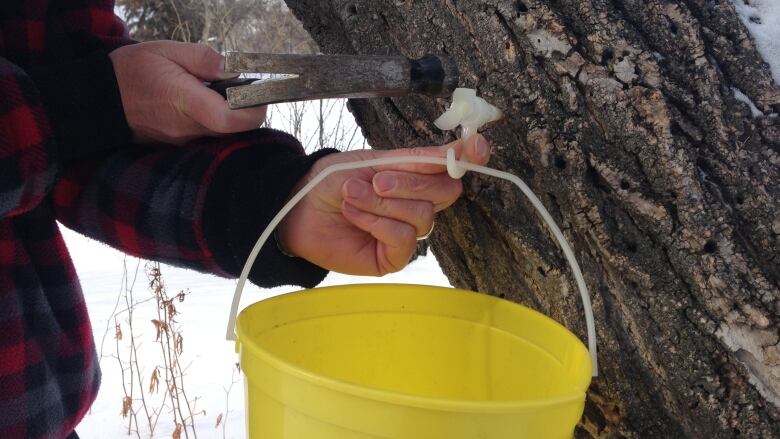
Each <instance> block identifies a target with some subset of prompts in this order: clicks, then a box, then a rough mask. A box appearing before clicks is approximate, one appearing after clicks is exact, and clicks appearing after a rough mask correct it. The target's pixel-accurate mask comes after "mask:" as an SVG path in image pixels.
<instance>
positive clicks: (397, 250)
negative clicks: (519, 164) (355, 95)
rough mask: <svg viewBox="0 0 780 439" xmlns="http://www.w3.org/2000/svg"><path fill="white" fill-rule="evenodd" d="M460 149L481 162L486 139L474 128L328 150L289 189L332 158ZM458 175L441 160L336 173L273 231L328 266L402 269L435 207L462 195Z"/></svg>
mask: <svg viewBox="0 0 780 439" xmlns="http://www.w3.org/2000/svg"><path fill="white" fill-rule="evenodd" d="M449 148H454V149H455V156H456V157H460V156H461V155H463V154H465V157H466V158H467V159H468V161H470V162H472V163H476V164H480V165H482V164H485V163H487V161H488V159H489V158H490V146H489V145H488V143H487V141H486V140H485V139H484V137H482V136H481V135H479V134H477V135H475V136H472V137H471V138H469V139H468V141H467V142H465V144H464V142H463V141H460V140H459V141H456V142H453V143H451V144H449V145H445V146H441V147H428V148H413V149H397V150H392V151H375V150H359V151H349V152H344V153H339V154H330V155H328V156H325V157H323V158H322V159H320V160H319V161H317V163H315V164H314V166H313V167H312V169H311V170H310V171H309V173H308V174H307V176H306V177H304V178H303V179H302V180H301V181H300V182H299V184H298V185H297V187H296V189H294V191H293V194H295V193H296V192H297V191H298V190H299V189H300V188H301V187H303V185H305V184H306V183H307V182H308V181H310V180H311V179H312V178H314V176H316V175H317V174H318V173H319V172H320V171H322V170H323V169H325V168H326V167H328V166H330V165H333V164H335V163H341V162H351V161H357V160H368V159H373V158H380V157H397V156H401V155H415V156H420V155H422V156H432V157H446V155H447V154H446V153H447V149H449ZM462 190H463V186H462V184H461V181H460V180H456V179H453V178H451V177H450V176H449V175H448V174H447V170H446V167H445V166H440V165H427V164H404V165H393V166H386V167H381V168H363V169H355V170H350V171H342V172H337V173H335V174H333V175H331V176H329V177H328V178H326V179H325V180H323V181H322V182H321V183H320V184H319V185H317V186H316V187H315V188H314V189H312V191H311V192H309V194H308V195H306V197H304V198H303V199H302V200H301V201H300V202H299V203H298V204H297V205H296V206H295V208H293V210H292V211H291V212H290V213H289V214H288V215H287V216H286V217H285V219H284V220H283V221H282V223H281V224H280V225H279V228H278V230H277V237H278V239H279V244H280V245H281V246H282V248H284V249H285V251H287V252H288V253H292V254H294V255H296V256H298V257H302V258H304V259H306V260H308V261H309V262H312V263H314V264H316V265H319V266H320V267H323V268H325V269H328V270H332V271H337V272H341V273H347V274H355V275H371V276H383V275H385V274H387V273H392V272H396V271H399V270H401V269H402V268H403V267H404V266H405V265H406V264H407V263H408V262H409V259H410V258H411V256H412V254H413V253H414V251H415V248H416V247H417V237H418V236H421V235H424V234H425V233H426V232H428V231H429V230H430V229H431V227H432V225H433V219H434V214H435V213H436V212H438V211H440V210H442V209H445V208H447V207H448V206H450V205H451V204H452V203H454V202H455V200H456V199H457V198H458V197H459V196H460V194H461V192H462Z"/></svg>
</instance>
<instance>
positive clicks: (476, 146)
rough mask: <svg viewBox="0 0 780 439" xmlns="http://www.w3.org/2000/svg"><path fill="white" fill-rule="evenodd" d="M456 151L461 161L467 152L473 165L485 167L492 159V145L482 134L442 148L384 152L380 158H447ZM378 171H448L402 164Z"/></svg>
mask: <svg viewBox="0 0 780 439" xmlns="http://www.w3.org/2000/svg"><path fill="white" fill-rule="evenodd" d="M450 148H452V149H454V150H455V158H456V159H460V158H461V155H462V154H463V153H464V152H465V154H466V155H465V157H466V158H467V159H468V161H469V162H471V163H476V164H480V165H483V164H485V163H487V162H488V160H489V159H490V145H489V144H488V142H487V140H485V138H484V137H482V135H481V134H476V135H474V136H471V137H470V138H468V139H467V140H466V141H465V142H464V141H463V140H456V141H454V142H451V143H448V144H446V145H441V146H426V147H418V148H401V149H394V150H391V151H386V152H384V153H383V154H382V155H381V156H380V157H401V156H418V157H447V150H448V149H450ZM377 169H378V170H386V169H395V170H399V171H407V172H416V173H421V174H438V173H441V172H444V171H446V167H445V166H444V165H429V164H400V165H390V166H381V167H377Z"/></svg>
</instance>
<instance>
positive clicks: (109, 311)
mask: <svg viewBox="0 0 780 439" xmlns="http://www.w3.org/2000/svg"><path fill="white" fill-rule="evenodd" d="M63 231H64V234H65V239H66V242H67V244H68V248H69V249H70V251H71V253H72V256H73V259H74V261H75V263H76V269H77V271H78V274H79V277H80V279H81V282H82V287H83V289H84V295H85V296H86V300H87V306H88V308H89V313H90V316H91V318H92V326H93V331H94V334H95V340H96V344H97V348H98V352H99V353H100V352H101V351H102V359H101V368H102V370H103V383H102V386H101V389H100V393H99V395H98V398H97V401H96V402H95V404H94V405H93V406H92V410H91V411H90V413H89V414H88V415H87V416H86V418H85V419H84V420H83V421H82V423H81V425H80V426H79V427H78V429H77V431H78V433H79V435H80V436H81V437H82V438H84V439H93V438H94V439H97V438H101V439H102V438H112V437H122V436H126V435H127V422H128V420H127V419H126V418H122V416H121V414H120V413H121V409H122V399H123V397H124V395H125V393H124V391H123V387H122V381H123V380H122V376H121V372H120V368H119V365H118V361H117V359H116V358H115V356H116V353H117V347H116V340H115V339H114V333H115V330H114V319H112V318H111V316H112V315H114V313H115V312H116V311H115V306H116V303H117V297H118V295H119V293H120V289H121V288H120V287H121V285H122V276H123V271H124V270H123V267H124V264H125V262H124V260H125V258H124V256H123V255H122V254H121V253H119V252H117V251H116V250H113V249H111V248H109V247H107V246H105V245H102V244H99V243H96V242H94V241H91V240H89V239H87V238H84V237H82V236H81V235H78V234H76V233H74V232H72V231H69V230H67V229H64V228H63ZM136 265H137V259H134V258H127V266H128V270H129V271H130V279H131V280H132V278H133V271H134V270H135V267H136ZM161 271H162V275H163V279H164V281H165V283H166V285H167V288H168V291H169V292H171V293H175V292H177V291H179V290H185V289H189V291H190V294H189V295H188V296H187V298H186V299H185V300H184V302H182V303H177V304H176V306H177V309H178V310H179V312H180V313H181V314H180V316H179V317H178V322H179V325H180V327H181V329H182V332H183V336H184V354H183V364H186V365H187V371H186V376H185V390H186V391H187V395H188V397H189V399H191V400H192V399H194V398H198V400H197V404H196V410H195V411H201V410H205V414H203V415H197V416H196V417H195V419H196V429H197V434H198V437H199V438H222V437H226V438H243V437H245V431H244V408H243V397H244V394H243V392H244V389H243V381H241V380H242V377H241V376H237V375H234V373H233V370H234V367H235V363H236V361H237V355H236V354H235V352H234V350H233V343H231V342H228V341H225V339H224V334H225V325H226V323H227V315H228V310H229V308H230V300H231V297H232V294H233V290H234V289H235V281H233V280H227V279H222V278H218V277H215V276H209V275H204V274H200V273H197V272H193V271H189V270H184V269H180V268H175V267H169V266H163V267H162V270H161ZM371 282H393V283H417V284H426V285H441V286H449V282H448V281H447V279H446V278H445V277H444V275H443V274H442V273H441V270H440V269H439V266H438V263H437V262H436V259H435V258H434V257H433V256H428V257H425V258H422V259H420V260H418V261H415V262H413V263H412V264H410V265H409V266H408V267H407V268H406V269H404V270H403V271H401V272H400V273H395V274H392V275H388V276H385V277H383V278H370V277H357V276H345V275H341V274H337V273H331V274H330V275H329V276H328V277H327V278H326V279H325V281H324V282H323V284H322V286H325V285H343V284H355V283H371ZM147 283H148V282H147V278H146V276H145V275H144V273H143V264H141V271H140V272H139V274H138V277H137V280H136V285H135V288H134V296H135V300H136V301H141V300H143V299H145V298H149V297H152V293H151V292H150V291H149V289H148V288H147ZM294 290H295V288H276V289H273V290H260V289H259V288H257V287H252V288H248V289H247V290H246V291H244V294H243V298H242V303H241V307H242V308H243V307H245V306H246V305H249V304H251V303H254V302H256V301H258V300H261V299H263V298H267V297H271V296H273V295H277V294H281V293H286V292H289V291H294ZM121 305H122V303H120V306H119V307H118V310H119V311H120V314H119V315H118V316H117V321H118V322H119V323H120V324H121V325H122V327H123V332H124V339H123V342H126V341H127V340H128V337H129V333H128V329H127V322H126V320H127V313H126V312H121V310H122V309H123V308H122V306H121ZM134 313H135V314H134V317H133V320H134V322H135V330H134V332H135V335H136V338H137V340H138V342H139V344H141V347H140V350H141V352H143V354H142V355H143V358H142V361H141V363H142V372H141V375H142V376H143V378H144V382H145V383H148V381H149V376H150V374H151V372H152V369H153V368H154V366H155V365H156V364H158V363H159V362H160V360H159V358H161V357H160V353H159V352H160V351H159V345H158V344H156V343H155V342H154V339H155V328H154V325H153V324H152V323H151V320H152V319H153V318H156V306H155V303H154V302H153V301H149V302H146V303H143V304H140V305H137V306H136V308H135V311H134ZM120 352H121V355H124V356H126V355H127V347H126V345H123V346H122V347H121V348H120ZM234 380H235V381H236V382H235V383H234V384H233V387H232V389H231V390H230V393H229V394H226V391H225V389H227V388H229V387H230V386H231V383H232V382H233V381H234ZM145 387H146V385H145ZM162 388H163V386H162V385H161V386H160V389H162ZM135 396H136V397H137V396H138V395H137V394H136V395H135ZM146 397H147V398H152V399H153V398H154V396H149V395H148V394H147V396H146ZM158 400H159V395H158ZM225 413H227V414H226V415H225ZM220 414H222V415H223V419H224V422H225V424H224V432H223V426H222V425H220V427H219V428H215V425H216V419H217V417H218V416H219V415H220ZM173 429H174V425H173V423H172V422H171V416H170V415H169V414H168V413H167V412H163V414H162V415H161V416H160V421H159V423H158V425H157V428H156V431H155V437H170V436H171V433H172V432H173ZM141 431H148V429H146V430H144V429H143V428H142V429H141ZM223 433H224V436H223ZM141 436H142V437H148V433H145V434H142V435H141ZM132 437H136V435H135V433H133V434H132ZM182 437H184V436H183V435H182Z"/></svg>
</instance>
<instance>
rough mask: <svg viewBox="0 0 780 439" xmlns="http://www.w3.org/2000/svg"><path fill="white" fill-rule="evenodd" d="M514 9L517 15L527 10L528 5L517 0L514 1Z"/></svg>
mask: <svg viewBox="0 0 780 439" xmlns="http://www.w3.org/2000/svg"><path fill="white" fill-rule="evenodd" d="M515 9H516V10H517V15H520V14H525V13H526V12H528V6H526V5H525V3H523V2H521V1H519V0H518V1H517V3H515Z"/></svg>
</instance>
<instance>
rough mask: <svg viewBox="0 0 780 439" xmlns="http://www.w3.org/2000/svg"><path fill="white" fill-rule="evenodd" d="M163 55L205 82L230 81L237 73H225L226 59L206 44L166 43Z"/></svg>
mask: <svg viewBox="0 0 780 439" xmlns="http://www.w3.org/2000/svg"><path fill="white" fill-rule="evenodd" d="M161 55H163V56H164V57H166V58H168V59H169V60H171V61H173V62H175V63H176V64H178V65H179V66H181V67H182V68H183V69H184V70H186V71H188V72H189V73H191V74H192V75H193V76H195V77H197V78H199V79H201V80H203V81H216V80H219V79H230V78H235V77H236V76H238V74H237V73H226V72H225V57H224V56H222V55H221V54H219V53H218V52H217V51H215V50H214V49H212V48H211V47H209V46H207V45H205V44H194V43H180V42H175V41H169V42H166V44H165V47H164V50H163V51H161Z"/></svg>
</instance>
